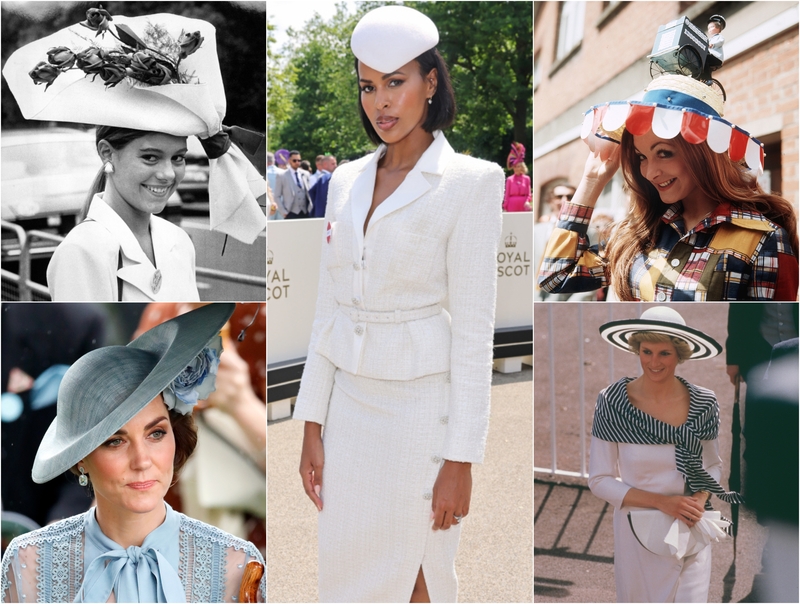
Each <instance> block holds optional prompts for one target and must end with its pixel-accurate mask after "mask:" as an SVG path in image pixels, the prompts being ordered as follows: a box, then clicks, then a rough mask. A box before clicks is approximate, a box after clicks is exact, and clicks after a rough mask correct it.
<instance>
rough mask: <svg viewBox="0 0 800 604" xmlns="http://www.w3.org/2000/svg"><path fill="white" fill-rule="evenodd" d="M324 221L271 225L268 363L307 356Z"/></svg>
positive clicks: (280, 222) (268, 229) (269, 241)
mask: <svg viewBox="0 0 800 604" xmlns="http://www.w3.org/2000/svg"><path fill="white" fill-rule="evenodd" d="M323 230H324V226H323V221H322V219H316V218H315V219H311V218H307V219H304V220H278V221H269V222H268V223H267V313H268V317H269V330H268V333H269V348H268V350H269V359H268V363H270V364H271V363H276V362H279V361H288V360H291V359H299V358H302V357H305V356H306V352H307V350H308V342H309V341H310V340H311V324H312V323H313V322H314V307H315V306H316V303H317V279H318V278H319V262H320V256H321V254H322V237H323V235H324V233H323Z"/></svg>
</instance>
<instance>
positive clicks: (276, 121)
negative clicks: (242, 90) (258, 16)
mask: <svg viewBox="0 0 800 604" xmlns="http://www.w3.org/2000/svg"><path fill="white" fill-rule="evenodd" d="M274 29H275V26H274V25H270V23H269V18H267V115H268V116H269V119H268V120H267V140H269V141H276V140H277V139H278V129H279V128H280V126H281V125H282V124H283V123H284V122H286V120H288V119H289V116H290V115H291V110H292V100H291V97H290V94H291V89H292V85H293V84H292V71H293V70H290V69H284V68H283V67H282V66H281V62H282V59H283V57H282V55H281V54H280V52H278V50H276V48H275V37H274V36H273V35H272V32H273V31H274ZM275 148H277V147H275Z"/></svg>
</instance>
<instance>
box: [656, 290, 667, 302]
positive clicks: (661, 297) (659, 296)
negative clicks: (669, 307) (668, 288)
mask: <svg viewBox="0 0 800 604" xmlns="http://www.w3.org/2000/svg"><path fill="white" fill-rule="evenodd" d="M666 299H667V294H665V293H664V292H658V294H657V295H656V300H658V301H659V302H663V301H664V300H666Z"/></svg>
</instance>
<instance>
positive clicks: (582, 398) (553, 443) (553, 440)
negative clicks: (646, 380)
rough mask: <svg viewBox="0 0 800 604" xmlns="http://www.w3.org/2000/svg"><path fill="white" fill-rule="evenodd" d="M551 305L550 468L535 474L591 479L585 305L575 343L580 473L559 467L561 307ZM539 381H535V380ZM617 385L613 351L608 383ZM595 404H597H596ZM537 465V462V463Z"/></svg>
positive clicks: (549, 331) (582, 307)
mask: <svg viewBox="0 0 800 604" xmlns="http://www.w3.org/2000/svg"><path fill="white" fill-rule="evenodd" d="M546 304H547V346H548V351H547V352H548V359H549V361H548V371H549V376H548V377H549V380H550V467H549V468H545V467H537V466H535V465H534V468H533V471H534V472H538V473H543V474H549V475H551V476H552V475H555V476H570V477H573V478H588V477H589V473H588V471H587V464H586V460H587V454H586V440H587V435H586V392H585V390H586V388H585V382H584V372H583V367H584V364H585V357H584V346H585V339H584V331H583V309H584V305H583V304H580V303H579V304H575V306H576V307H577V311H578V319H577V322H578V334H577V338H576V342H575V344H576V345H575V347H574V350H577V351H578V367H579V368H580V371H578V396H577V399H578V406H579V413H580V427H579V430H578V432H579V434H578V438H579V439H580V469H564V468H559V467H558V454H557V448H558V430H557V428H558V422H557V421H556V365H557V360H556V355H555V339H556V335H555V333H554V332H555V330H554V326H555V325H556V324H557V322H556V320H555V319H554V317H553V309H554V308H555V307H557V306H559V305H560V304H559V303H553V302H549V303H546ZM641 306H642V305H641V303H638V304H637V305H636V307H637V309H636V311H635V314H636V316H639V315H640V314H641V310H642V308H641ZM608 320H609V321H612V320H613V315H612V305H608ZM542 327H543V326H541V325H540V326H538V328H539V329H542ZM534 379H535V378H534ZM613 382H614V350H613V348H612V349H611V350H610V351H609V355H608V383H609V384H611V383H613ZM592 402H594V401H592ZM534 463H535V460H534Z"/></svg>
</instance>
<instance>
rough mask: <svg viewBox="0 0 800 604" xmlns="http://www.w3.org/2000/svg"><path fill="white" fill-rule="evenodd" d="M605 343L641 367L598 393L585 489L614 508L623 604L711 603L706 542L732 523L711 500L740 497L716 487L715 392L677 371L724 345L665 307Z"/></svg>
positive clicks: (605, 331)
mask: <svg viewBox="0 0 800 604" xmlns="http://www.w3.org/2000/svg"><path fill="white" fill-rule="evenodd" d="M600 335H601V336H602V337H603V339H604V340H606V341H607V342H609V343H610V344H612V345H613V346H615V347H617V348H620V349H621V350H625V351H626V352H631V353H634V354H636V355H638V356H639V360H640V363H641V367H642V375H640V376H639V377H638V378H635V379H634V378H630V377H625V378H622V379H621V380H619V381H618V382H615V383H614V384H611V385H610V386H608V387H607V388H605V389H604V390H603V391H602V392H600V395H599V396H598V398H597V406H596V407H595V413H594V422H593V425H592V442H591V450H590V458H589V488H591V490H592V492H593V493H594V494H595V495H596V496H598V497H600V498H601V499H604V500H605V501H607V502H609V503H610V504H611V505H613V506H614V574H615V579H616V586H617V601H618V602H706V601H707V598H708V588H709V581H710V576H711V547H710V543H711V542H712V541H715V540H719V539H720V538H722V537H724V535H725V530H726V529H727V527H728V525H729V522H728V521H727V520H725V519H724V518H721V517H720V516H719V512H714V511H712V510H711V506H710V503H709V500H710V499H711V497H712V495H716V496H717V497H718V498H719V499H721V500H723V501H726V502H729V503H740V502H741V498H740V496H739V494H738V493H735V492H726V491H725V489H724V488H723V487H722V486H721V485H720V482H719V481H720V480H721V477H722V461H721V460H720V457H719V445H718V440H717V439H718V432H719V407H718V405H717V400H716V397H715V395H714V393H713V392H712V391H711V390H708V389H706V388H703V387H702V386H697V385H695V384H691V383H689V382H687V381H686V380H684V379H683V378H680V377H678V376H676V375H675V370H676V368H677V366H678V365H679V364H680V363H682V362H684V361H686V360H702V359H709V358H712V357H714V356H716V355H718V354H719V353H720V352H721V351H722V347H721V346H720V345H719V344H718V343H717V342H716V341H715V340H714V339H713V338H711V337H710V336H708V335H707V334H705V333H703V332H702V331H700V330H698V329H694V328H692V327H689V326H687V325H686V323H685V321H684V320H683V317H681V315H680V314H679V313H678V312H677V311H675V310H673V309H672V308H668V307H664V306H656V307H652V308H649V309H647V310H646V311H644V312H643V313H642V315H641V317H640V318H639V319H626V320H620V321H612V322H610V323H606V324H604V325H602V326H601V327H600Z"/></svg>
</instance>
